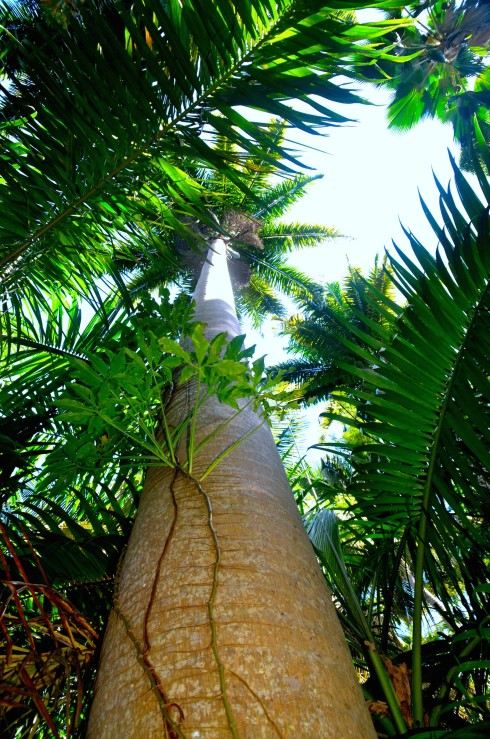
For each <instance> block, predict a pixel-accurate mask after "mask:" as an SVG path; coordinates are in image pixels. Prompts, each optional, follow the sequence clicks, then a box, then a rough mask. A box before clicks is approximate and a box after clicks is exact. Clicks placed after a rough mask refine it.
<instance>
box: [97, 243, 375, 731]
mask: <svg viewBox="0 0 490 739" xmlns="http://www.w3.org/2000/svg"><path fill="white" fill-rule="evenodd" d="M208 259H209V263H206V264H205V265H204V267H203V270H202V274H201V277H200V279H199V282H198V285H197V288H196V292H195V300H196V311H195V315H196V318H197V320H199V321H203V322H206V324H207V327H208V329H207V330H208V337H210V336H212V335H215V334H216V333H219V332H221V331H227V332H228V334H229V336H230V338H231V337H232V336H235V335H237V334H238V333H239V324H238V321H237V318H236V313H235V308H234V301H233V294H232V288H231V283H230V279H229V275H228V268H227V261H226V260H227V257H226V247H225V244H224V242H223V241H222V240H221V239H217V240H215V241H213V242H212V244H211V251H210V253H209V257H208ZM191 396H192V389H189V387H188V386H183V387H181V388H178V389H177V390H176V391H175V393H174V394H173V397H172V400H171V402H170V404H169V414H170V416H172V417H173V422H175V421H176V419H178V418H179V417H182V414H184V413H185V414H187V413H188V412H189V407H190V404H191V402H192V397H191ZM233 414H234V411H233V410H232V409H231V408H229V407H228V406H225V405H222V404H221V403H219V401H218V400H216V399H215V398H211V399H209V400H208V401H207V402H206V403H205V405H204V406H203V407H202V409H201V411H200V415H199V423H198V425H199V429H198V439H197V442H199V440H200V439H202V438H205V437H207V436H208V435H209V434H210V433H211V432H212V431H213V430H214V429H215V428H216V427H217V426H219V425H220V424H222V423H223V421H224V420H226V419H228V418H230V417H231V416H232V415H233ZM252 429H257V430H256V431H255V432H254V433H253V434H252V435H250V436H249V437H248V438H247V439H246V440H245V441H243V442H242V443H241V444H239V445H238V446H237V447H236V448H235V449H234V451H233V452H231V453H230V454H229V455H228V456H227V457H226V458H225V459H224V460H223V461H222V462H221V463H220V464H219V465H218V466H217V467H216V468H215V469H214V471H213V472H212V473H211V474H210V475H209V476H208V477H206V479H205V481H204V482H203V483H202V485H201V484H200V483H198V482H197V480H198V479H199V476H200V474H202V472H203V471H204V470H205V469H206V468H207V467H208V465H209V464H210V462H211V461H212V460H213V459H215V458H216V457H217V456H218V455H219V454H220V453H221V452H222V451H223V449H224V448H227V447H229V446H230V445H232V444H234V443H235V442H236V441H237V440H238V439H241V438H242V437H244V436H246V435H247V434H248V433H249V432H250V431H251V430H252ZM182 453H183V452H182ZM89 736H91V737H94V738H95V739H103V738H104V737H110V738H111V739H112V738H113V737H118V739H121V738H122V737H137V738H139V737H141V738H143V737H145V739H146V737H165V736H168V737H177V736H179V737H188V738H189V739H190V738H191V737H199V738H200V739H221V738H224V737H242V738H245V737H248V738H249V739H260V738H261V737H264V738H268V737H271V738H273V737H291V738H293V737H294V739H301V737H304V738H305V739H306V738H308V739H310V738H311V739H322V738H323V737H325V739H327V738H328V739H330V738H332V739H334V738H335V739H340V738H341V737H344V738H346V737H352V739H354V738H355V739H367V738H369V737H374V736H375V733H374V730H373V728H372V724H371V720H370V718H369V715H368V712H367V710H366V708H365V706H364V703H363V699H362V695H361V691H360V688H359V686H358V684H357V680H356V676H355V672H354V669H353V667H352V663H351V659H350V655H349V653H348V649H347V647H346V644H345V642H344V638H343V635H342V631H341V628H340V625H339V623H338V621H337V616H336V613H335V607H334V606H333V604H332V600H331V596H330V594H329V592H328V590H327V588H326V586H325V583H324V580H323V577H322V574H321V572H320V569H319V567H318V565H317V562H316V558H315V555H314V553H313V550H312V547H311V544H310V542H309V540H308V538H307V535H306V533H305V530H304V527H303V524H302V521H301V518H300V515H299V513H298V510H297V507H296V504H295V502H294V499H293V496H292V494H291V491H290V489H289V486H288V482H287V479H286V476H285V473H284V470H283V467H282V464H281V460H280V458H279V455H278V453H277V450H276V447H275V444H274V440H273V438H272V435H271V432H270V429H269V428H268V426H267V424H262V425H261V419H260V416H259V415H258V414H257V413H255V412H254V411H252V410H251V409H250V408H247V409H245V410H244V411H243V412H242V413H241V414H239V415H238V416H237V417H236V418H235V419H234V420H233V421H232V422H231V423H230V424H229V425H227V426H226V428H225V430H224V431H221V432H220V433H218V435H217V436H216V437H215V438H214V439H213V441H212V442H210V443H209V444H208V445H207V446H206V447H205V448H204V450H203V452H202V453H201V454H200V455H199V456H198V458H197V460H196V461H195V467H194V472H193V479H190V478H189V477H188V476H186V475H185V474H184V473H183V472H179V471H175V470H172V469H166V468H162V467H152V468H150V470H149V472H148V475H147V479H146V483H145V488H144V491H143V495H142V500H141V504H140V507H139V510H138V515H137V519H136V522H135V525H134V529H133V532H132V534H131V539H130V542H129V545H128V549H127V552H126V555H125V558H124V563H123V566H122V568H121V573H120V577H119V582H118V584H117V593H116V597H115V607H114V610H113V612H112V614H111V617H110V621H109V626H108V630H107V634H106V637H105V641H104V645H103V649H102V656H101V664H100V668H99V674H98V678H97V685H96V691H95V698H94V703H93V707H92V712H91V718H90V723H89Z"/></svg>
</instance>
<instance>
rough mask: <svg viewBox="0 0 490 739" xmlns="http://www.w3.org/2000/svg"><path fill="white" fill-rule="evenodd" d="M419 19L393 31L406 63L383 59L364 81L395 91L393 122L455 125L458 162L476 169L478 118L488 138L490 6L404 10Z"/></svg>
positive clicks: (428, 5) (399, 125) (397, 125)
mask: <svg viewBox="0 0 490 739" xmlns="http://www.w3.org/2000/svg"><path fill="white" fill-rule="evenodd" d="M401 12H404V13H408V14H409V15H410V16H411V17H412V18H414V20H415V21H416V22H415V23H414V24H413V25H412V26H410V27H409V28H406V29H403V30H401V31H395V32H394V34H393V41H394V43H395V49H396V53H397V54H399V55H400V56H401V57H406V58H407V63H406V64H402V65H400V64H394V63H393V62H392V61H390V60H382V61H380V62H379V63H376V64H375V65H370V66H367V67H365V68H364V74H365V76H366V79H369V80H372V81H376V82H377V84H378V85H380V86H383V87H388V88H390V89H393V90H394V93H393V98H392V101H391V102H390V104H389V106H388V121H389V126H390V127H392V128H394V129H397V130H399V131H404V130H407V129H409V128H412V126H415V125H416V124H417V123H418V122H419V121H420V120H422V119H423V118H426V117H429V118H438V119H439V120H441V121H442V122H443V123H451V125H452V127H453V131H454V139H455V141H457V142H458V144H460V146H461V159H460V166H462V167H463V168H464V169H467V170H470V171H474V163H473V159H474V158H475V157H477V158H479V160H480V163H481V162H482V158H481V157H480V155H479V147H478V143H477V136H476V134H475V127H474V122H475V120H476V121H477V124H478V131H479V134H480V136H481V137H482V138H483V140H484V141H485V142H486V145H487V146H488V143H489V141H490V117H489V108H490V70H489V68H488V52H489V45H490V8H489V6H488V3H486V2H479V0H466V1H465V2H456V1H455V0H451V2H441V0H437V1H432V0H429V2H424V3H419V2H417V3H410V4H407V7H406V8H405V9H404V10H403V11H399V10H395V11H393V12H392V13H390V17H393V18H395V17H399V16H400V13H401Z"/></svg>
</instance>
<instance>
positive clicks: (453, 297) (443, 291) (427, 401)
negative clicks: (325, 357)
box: [340, 162, 490, 721]
mask: <svg viewBox="0 0 490 739" xmlns="http://www.w3.org/2000/svg"><path fill="white" fill-rule="evenodd" d="M453 167H454V170H455V177H456V183H457V186H458V190H459V193H460V196H461V199H462V203H463V207H464V209H465V210H466V213H463V212H461V211H460V210H458V208H457V207H456V205H455V204H454V201H453V199H452V196H451V194H450V191H449V190H448V191H444V190H443V188H440V191H441V211H442V214H443V218H444V222H445V226H446V229H447V230H445V231H442V230H441V229H440V228H439V227H438V231H437V232H438V233H439V236H440V239H441V247H440V250H439V251H438V252H437V254H436V255H435V256H431V255H430V254H429V253H428V252H426V251H425V250H424V249H423V248H422V246H421V245H420V243H419V242H418V241H417V240H416V239H415V237H414V236H413V235H412V234H410V233H408V232H407V234H408V237H409V241H410V245H411V247H412V249H413V252H414V254H415V257H416V260H417V261H415V260H414V259H413V258H410V257H408V256H406V254H404V253H403V252H401V251H399V250H398V259H399V261H395V260H394V259H392V267H393V271H394V278H393V279H394V282H395V284H396V285H397V287H398V288H399V290H400V291H401V292H402V293H403V295H404V296H405V298H406V299H407V307H406V308H405V310H404V311H403V313H402V315H401V316H400V317H399V318H398V320H397V323H396V335H395V336H394V338H393V340H392V341H391V342H390V343H389V344H386V343H385V341H384V340H383V338H378V339H375V340H372V346H373V350H374V352H373V351H371V356H372V357H373V359H371V366H370V367H367V368H366V366H364V367H362V366H354V365H352V364H344V363H342V362H340V366H341V367H343V368H344V369H346V370H347V371H349V372H351V373H352V374H353V375H354V376H355V377H358V378H359V379H360V380H361V381H362V384H361V386H360V387H359V388H358V389H357V390H355V389H354V388H352V389H351V390H350V391H348V392H347V397H348V399H349V401H350V402H351V403H352V404H353V405H354V406H356V407H357V422H356V425H357V426H358V428H360V429H361V430H362V433H363V434H364V435H365V438H366V441H368V442H369V443H365V444H364V445H362V446H357V447H356V449H355V450H354V452H355V454H356V455H359V456H358V457H357V459H358V460H359V461H358V462H357V463H356V474H355V475H354V477H353V481H352V484H351V486H350V489H349V492H350V493H351V494H352V495H354V496H355V499H356V502H355V503H354V504H353V507H352V512H353V515H354V517H355V519H357V520H362V519H365V520H366V523H365V526H364V535H365V536H369V537H371V536H373V537H376V536H379V535H380V534H381V532H383V536H384V535H386V533H387V532H389V533H390V535H391V536H394V537H395V539H397V540H398V541H400V540H403V539H404V538H405V537H408V538H407V542H408V541H409V540H413V541H414V546H413V549H412V555H411V556H412V558H413V562H412V565H411V566H412V567H413V572H414V582H415V585H414V615H413V622H414V631H413V674H414V685H413V691H414V717H415V720H416V721H417V720H418V721H420V720H421V713H420V711H421V710H422V708H421V705H422V704H421V680H422V677H421V675H422V670H421V660H422V643H421V640H422V610H423V603H424V587H425V583H428V584H429V587H430V589H431V590H432V592H433V593H434V594H435V595H436V597H437V598H438V599H439V600H440V602H441V604H444V605H443V611H444V610H445V611H446V616H445V617H447V619H448V620H449V621H450V622H453V623H458V624H459V628H462V627H463V626H464V625H465V624H466V617H465V616H464V611H465V610H469V613H472V614H474V616H473V617H474V618H477V619H481V618H483V617H487V616H488V615H489V614H490V605H489V603H488V601H485V603H484V604H483V603H482V602H479V604H478V605H476V603H475V602H474V601H473V600H472V598H473V595H472V593H473V590H474V589H475V588H477V587H478V586H479V585H481V583H482V579H483V581H485V578H486V577H488V574H487V573H486V565H485V562H486V556H487V554H486V552H488V547H489V544H490V541H489V539H488V527H487V526H486V525H485V523H484V521H485V510H486V509H487V506H486V504H485V503H483V500H484V498H485V490H486V487H487V481H488V479H489V469H490V467H489V465H490V455H489V452H488V449H489V445H488V441H489V432H488V428H489V420H490V418H489V410H488V396H489V392H488V362H489V358H490V343H489V339H488V337H489V333H488V319H487V316H488V309H489V295H490V293H489V275H490V261H489V254H490V235H489V219H488V207H485V206H484V205H483V204H481V203H480V202H479V201H478V198H477V196H476V195H475V194H474V193H473V191H472V190H471V188H469V186H468V184H467V183H466V181H465V180H464V178H463V177H462V175H461V174H460V172H459V171H458V169H457V167H456V166H455V164H454V162H453ZM426 210H427V209H426ZM432 220H433V219H432ZM344 343H346V345H347V346H348V348H349V349H350V350H351V351H352V352H353V354H355V355H357V356H358V357H359V358H360V359H362V360H363V362H364V363H365V362H367V361H368V360H369V352H366V351H364V350H361V349H359V347H357V348H356V345H355V344H354V343H353V342H351V341H348V340H345V342H344ZM373 355H374V356H375V355H377V358H376V359H374V356H373ZM343 420H344V421H345V423H348V424H352V419H348V418H345V419H343ZM354 459H356V457H354ZM455 592H456V593H457V594H458V595H457V597H456V599H455V598H454V593H455ZM458 602H459V603H461V607H460V608H459V607H458ZM480 715H481V714H480Z"/></svg>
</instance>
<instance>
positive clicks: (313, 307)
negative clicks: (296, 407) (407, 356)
mask: <svg viewBox="0 0 490 739" xmlns="http://www.w3.org/2000/svg"><path fill="white" fill-rule="evenodd" d="M393 297H394V288H393V284H392V281H391V280H390V276H389V267H388V266H387V262H386V260H384V261H383V262H382V263H381V264H379V263H378V261H377V260H376V263H375V265H374V267H373V269H372V270H371V272H370V274H369V275H368V277H367V278H365V277H363V276H362V274H361V272H360V270H359V269H357V268H355V267H350V268H349V273H348V275H347V277H346V279H345V282H344V285H340V284H339V283H331V284H329V285H327V286H326V288H323V289H322V294H321V293H320V294H319V293H318V292H317V294H316V295H315V296H314V297H313V299H312V298H310V297H307V298H306V299H305V300H303V301H302V308H303V310H302V312H301V314H298V315H296V316H292V317H291V318H289V319H288V320H287V321H285V322H284V325H283V335H284V336H286V337H287V338H288V339H289V344H288V352H289V353H290V354H292V355H293V358H292V359H290V360H287V361H285V362H282V363H281V364H279V365H277V367H276V368H275V369H276V371H277V370H279V371H281V372H282V373H283V377H284V379H285V380H287V381H288V382H290V383H293V384H294V385H295V386H297V387H298V388H299V389H300V390H301V396H302V398H303V401H304V402H308V403H311V402H315V401H321V400H326V399H328V398H329V396H330V394H331V393H332V391H333V390H335V391H337V392H339V391H340V390H341V388H342V386H343V385H344V384H349V383H350V382H352V380H353V376H352V375H351V374H350V373H349V372H348V371H347V370H346V369H345V367H344V366H343V365H342V363H344V364H346V363H350V362H353V361H354V362H358V361H359V359H358V357H357V355H356V353H355V351H353V350H352V348H351V346H350V345H349V343H348V342H354V344H356V345H358V346H359V345H361V346H364V347H366V348H367V347H368V346H369V343H368V342H366V340H365V337H364V336H361V337H359V336H358V335H356V331H359V330H361V329H362V330H363V331H364V332H365V331H366V325H365V324H366V319H367V320H371V321H372V322H373V324H372V325H371V327H370V329H369V334H370V335H371V334H372V335H373V336H374V335H378V334H380V333H384V335H385V336H386V338H387V339H388V337H389V335H390V331H391V330H392V325H393V321H394V318H395V317H396V315H397V314H398V313H399V312H400V308H399V306H398V305H397V304H396V303H395V302H394V300H393ZM380 305H382V306H383V307H385V309H386V310H385V313H384V314H382V313H381V312H380V310H379V307H380Z"/></svg>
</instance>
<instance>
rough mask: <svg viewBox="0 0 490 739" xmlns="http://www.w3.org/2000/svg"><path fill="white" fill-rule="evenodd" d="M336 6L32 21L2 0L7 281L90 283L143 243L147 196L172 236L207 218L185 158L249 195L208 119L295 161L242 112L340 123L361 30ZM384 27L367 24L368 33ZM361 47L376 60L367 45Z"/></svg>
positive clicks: (218, 8)
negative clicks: (338, 81)
mask: <svg viewBox="0 0 490 739" xmlns="http://www.w3.org/2000/svg"><path fill="white" fill-rule="evenodd" d="M382 4H383V3H380V5H382ZM337 5H338V7H340V4H337V3H335V2H331V3H330V4H329V5H327V6H326V5H324V4H323V3H322V2H319V1H318V0H315V2H312V3H309V4H307V5H304V4H302V3H300V4H298V3H291V2H290V1H289V0H281V2H278V3H274V4H270V5H267V6H265V5H264V3H263V2H261V0H247V1H246V2H242V1H241V2H237V3H235V4H232V5H230V6H228V5H225V6H224V5H223V3H222V2H218V0H213V2H209V3H206V12H205V13H204V14H203V9H202V7H201V4H200V2H198V0H192V1H191V0H189V1H188V2H185V3H173V2H172V3H169V4H167V5H165V4H162V3H160V2H156V0H145V1H143V0H137V1H136V2H135V3H133V4H132V5H131V10H128V9H127V7H126V6H125V4H124V3H122V2H119V0H115V1H114V3H113V4H112V3H111V4H108V5H99V4H98V3H96V2H93V1H92V0H91V1H90V2H87V3H84V4H83V5H81V6H80V7H78V6H77V9H76V11H75V10H74V9H73V8H71V6H63V7H62V9H61V10H59V9H57V8H58V6H56V8H54V9H53V10H50V9H49V7H48V6H44V4H43V5H39V6H38V5H36V4H29V13H28V14H27V16H28V17H27V19H26V18H25V17H22V14H23V10H24V7H25V6H22V5H21V6H20V10H19V9H18V8H17V6H16V5H14V4H12V3H9V2H3V3H2V5H1V12H2V16H3V18H2V23H3V26H4V28H5V32H4V34H3V48H2V56H3V57H4V58H5V59H6V63H5V66H4V72H5V82H4V83H3V84H2V99H3V103H4V107H5V110H6V113H5V118H4V122H3V124H2V142H3V146H4V150H3V156H2V159H1V161H0V184H1V185H2V187H1V194H0V197H1V209H0V210H1V213H2V221H1V224H0V225H1V229H2V240H1V243H0V248H1V255H0V256H1V261H0V265H1V267H2V281H3V283H4V285H5V286H6V288H8V289H12V286H14V285H15V284H18V283H19V280H20V279H21V278H22V279H23V280H24V284H26V279H27V278H26V275H27V274H29V278H28V281H29V284H30V285H31V286H32V287H33V288H34V287H35V288H37V289H40V286H41V285H42V284H44V282H45V281H46V280H49V281H50V282H51V283H52V284H68V283H71V284H72V285H76V286H77V287H78V288H79V289H81V290H82V291H84V290H86V289H87V284H88V283H87V281H89V279H90V277H91V276H92V275H94V274H95V275H97V274H99V275H101V274H103V273H104V272H105V271H106V270H107V269H108V262H109V261H110V259H111V257H112V252H113V249H114V248H116V249H117V252H118V253H119V254H120V255H121V256H124V254H125V253H126V252H127V251H128V250H129V251H131V250H134V248H135V246H136V247H137V249H138V251H144V250H145V248H147V244H148V233H147V232H148V228H147V226H143V225H142V224H143V222H144V220H145V215H146V207H147V206H145V205H144V204H145V203H146V204H148V203H152V204H153V206H152V207H153V210H155V208H156V211H157V212H158V214H159V219H160V220H161V221H163V222H165V224H166V226H167V227H169V228H175V229H178V230H181V231H182V228H183V227H182V214H183V213H186V214H187V215H190V216H192V217H196V215H199V217H200V218H201V219H202V220H204V221H206V219H209V215H207V211H206V208H205V206H204V204H203V200H202V190H201V187H200V184H199V182H198V180H196V179H195V178H194V177H193V175H192V172H189V171H187V170H185V169H183V168H182V162H183V161H189V162H195V163H196V166H197V164H198V163H201V165H204V166H206V167H210V168H212V169H215V170H218V171H221V172H223V173H225V174H226V176H227V178H228V179H230V180H231V181H232V182H234V183H235V184H236V185H237V186H239V187H240V188H242V189H245V190H246V189H247V176H246V174H244V175H243V176H241V177H239V176H238V175H237V173H236V171H235V169H234V167H233V166H231V164H233V162H234V161H236V157H235V156H234V155H233V154H232V153H230V151H229V149H228V148H225V149H219V148H218V149H217V148H216V147H214V146H212V145H211V144H210V142H209V137H207V136H206V137H202V136H200V133H201V131H202V130H203V126H205V127H206V131H210V132H214V133H215V134H217V135H218V136H220V135H221V136H223V135H225V136H226V137H227V138H228V139H230V140H231V141H232V143H233V144H235V145H236V146H238V147H239V148H240V149H241V150H243V151H245V152H247V154H248V155H249V156H251V157H252V158H258V159H259V160H262V159H263V157H264V151H271V152H272V153H271V154H270V155H269V156H270V157H271V158H272V159H274V160H275V161H277V156H278V154H280V155H281V157H282V158H284V159H285V160H288V159H289V160H290V161H291V162H292V161H293V158H292V157H291V156H290V155H289V153H288V151H287V150H286V149H284V147H281V146H280V145H278V146H276V147H275V151H273V150H271V142H270V137H269V134H268V131H267V127H264V126H263V124H262V123H260V122H253V121H251V120H250V116H247V117H245V116H243V115H241V113H240V112H239V110H238V109H237V106H244V105H245V106H248V107H250V108H256V109H260V110H267V111H268V112H269V113H271V114H274V115H277V116H279V117H281V118H282V119H283V120H285V121H287V122H288V123H289V124H291V125H293V126H299V127H300V128H302V129H305V130H308V131H310V132H312V133H314V132H315V131H316V129H317V127H319V126H328V125H336V124H337V123H338V115H337V114H334V113H332V112H331V111H330V110H329V109H328V108H327V107H325V104H324V103H325V102H327V104H328V101H334V102H346V103H349V102H354V101H355V100H356V99H357V98H356V96H355V95H353V94H352V93H350V92H348V91H347V90H346V89H345V88H342V87H338V86H336V85H334V84H333V83H331V82H330V81H329V78H330V77H331V76H332V74H334V72H337V71H339V70H340V69H344V70H347V67H346V65H347V63H348V61H349V54H350V53H351V52H352V51H353V48H354V47H353V44H354V43H355V42H356V38H357V37H356V36H355V35H354V38H351V36H349V33H348V32H349V30H350V28H351V24H349V23H348V22H347V21H345V20H343V19H342V18H341V16H340V15H339V14H336V13H335V12H333V10H334V9H335V7H337ZM350 5H351V7H352V8H355V7H362V6H363V5H364V3H360V2H352V3H351V4H350ZM342 7H343V4H342ZM25 15H26V14H25V13H24V16H25ZM204 16H205V17H204ZM382 28H383V25H382V24H381V25H379V26H377V27H376V34H374V30H373V28H372V27H371V26H369V27H367V28H366V35H365V38H369V37H370V35H371V36H373V38H374V37H377V35H378V32H379V31H380V29H381V30H382ZM211 32H212V35H211V36H209V35H208V34H209V33H211ZM373 34H374V35H373ZM361 35H362V34H361ZM210 38H213V43H211V42H210ZM320 41H321V43H320ZM356 48H357V50H358V51H359V49H360V48H361V47H359V46H357V47H356ZM362 51H363V53H365V54H366V55H368V56H379V55H380V54H382V51H381V49H380V48H378V46H377V42H376V44H371V45H366V46H363V47H362ZM306 62H307V64H306ZM285 89H286V90H288V93H287V97H285V95H284V90H285ZM312 96H317V98H318V99H317V98H315V99H313V97H312ZM293 100H301V101H303V102H305V103H309V104H310V112H301V113H299V112H297V111H296V110H295V108H294V106H292V105H290V103H289V101H293ZM282 166H284V165H282ZM135 196H136V197H135ZM116 235H117V246H116ZM59 254H63V259H60V258H59ZM27 265H29V267H27Z"/></svg>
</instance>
